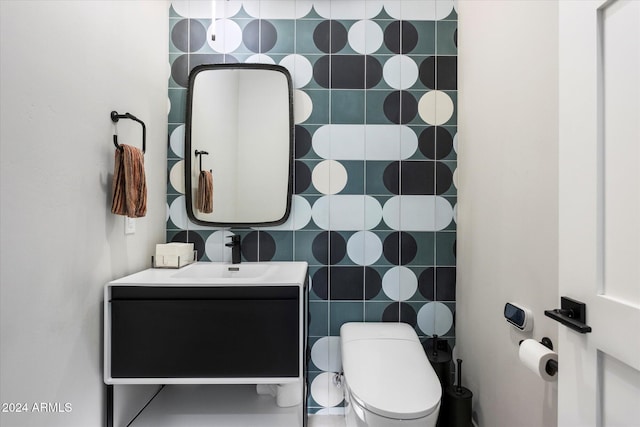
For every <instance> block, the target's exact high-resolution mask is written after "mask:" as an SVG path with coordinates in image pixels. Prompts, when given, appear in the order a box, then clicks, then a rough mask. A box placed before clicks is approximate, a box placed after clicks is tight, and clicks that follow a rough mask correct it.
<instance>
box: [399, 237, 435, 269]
mask: <svg viewBox="0 0 640 427" xmlns="http://www.w3.org/2000/svg"><path fill="white" fill-rule="evenodd" d="M410 234H411V236H412V237H413V238H414V240H415V241H416V245H417V251H416V256H415V257H414V258H413V260H411V261H410V262H409V264H407V265H406V266H407V267H415V266H427V265H433V263H434V261H435V253H434V250H435V249H434V248H435V238H436V237H435V236H436V233H434V232H432V231H413V232H411V233H410Z"/></svg>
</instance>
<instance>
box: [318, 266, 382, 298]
mask: <svg viewBox="0 0 640 427" xmlns="http://www.w3.org/2000/svg"><path fill="white" fill-rule="evenodd" d="M328 270H329V271H330V273H329V274H330V277H331V284H330V289H331V291H330V298H331V300H340V301H346V300H348V301H351V300H356V301H362V300H364V299H371V298H373V297H375V296H376V295H378V294H379V293H380V289H382V278H381V277H380V274H378V272H377V271H375V270H374V269H372V268H371V267H360V266H358V267H328ZM323 274H324V273H323ZM313 286H314V291H315V290H316V289H315V286H316V285H315V276H314V284H313ZM320 287H321V289H320V290H322V285H320ZM317 293H318V292H317V291H316V294H317Z"/></svg>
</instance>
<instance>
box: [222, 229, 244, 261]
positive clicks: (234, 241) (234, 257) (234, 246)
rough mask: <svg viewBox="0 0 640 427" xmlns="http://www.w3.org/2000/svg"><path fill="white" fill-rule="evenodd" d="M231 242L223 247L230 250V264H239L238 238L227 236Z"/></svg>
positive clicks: (236, 236)
mask: <svg viewBox="0 0 640 427" xmlns="http://www.w3.org/2000/svg"><path fill="white" fill-rule="evenodd" d="M228 237H229V238H230V239H231V241H230V242H229V243H226V244H225V246H226V247H228V248H231V264H240V236H238V235H235V234H234V235H233V236H228Z"/></svg>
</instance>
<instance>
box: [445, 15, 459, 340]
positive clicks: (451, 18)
mask: <svg viewBox="0 0 640 427" xmlns="http://www.w3.org/2000/svg"><path fill="white" fill-rule="evenodd" d="M457 20H458V13H457V12H456V9H455V8H454V9H452V10H451V13H450V14H449V16H447V17H446V18H444V21H457ZM452 348H453V347H452Z"/></svg>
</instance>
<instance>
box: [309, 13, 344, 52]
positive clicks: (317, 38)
mask: <svg viewBox="0 0 640 427" xmlns="http://www.w3.org/2000/svg"><path fill="white" fill-rule="evenodd" d="M313 42H314V43H315V45H316V47H317V48H318V49H320V50H321V51H322V52H324V53H336V52H339V51H340V50H342V49H343V48H344V47H345V46H346V45H347V29H346V28H345V27H344V25H342V24H341V23H340V22H338V21H332V20H331V21H322V22H321V23H320V24H318V26H317V27H316V28H315V30H314V31H313Z"/></svg>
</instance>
